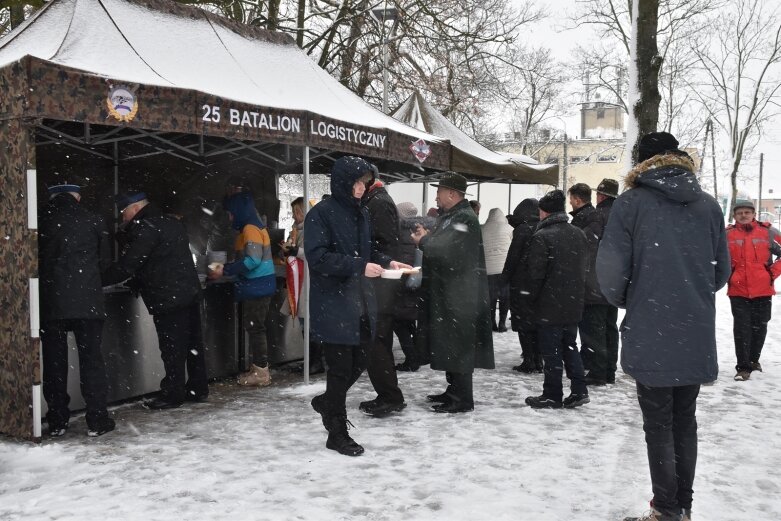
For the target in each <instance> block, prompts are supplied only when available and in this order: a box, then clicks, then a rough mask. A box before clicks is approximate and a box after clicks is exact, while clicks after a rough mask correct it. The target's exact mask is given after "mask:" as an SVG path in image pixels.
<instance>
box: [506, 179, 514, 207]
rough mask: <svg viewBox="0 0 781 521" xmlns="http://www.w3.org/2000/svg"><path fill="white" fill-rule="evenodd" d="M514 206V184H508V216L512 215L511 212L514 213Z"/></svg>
mask: <svg viewBox="0 0 781 521" xmlns="http://www.w3.org/2000/svg"><path fill="white" fill-rule="evenodd" d="M512 205H513V184H512V183H507V215H510V212H512Z"/></svg>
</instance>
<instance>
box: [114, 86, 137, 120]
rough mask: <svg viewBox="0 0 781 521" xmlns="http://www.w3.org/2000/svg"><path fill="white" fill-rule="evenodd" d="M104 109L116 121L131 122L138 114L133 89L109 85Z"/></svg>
mask: <svg viewBox="0 0 781 521" xmlns="http://www.w3.org/2000/svg"><path fill="white" fill-rule="evenodd" d="M106 107H107V108H108V115H109V116H111V117H113V118H114V119H116V120H117V121H133V118H135V117H136V114H137V113H138V100H137V99H136V93H135V91H134V89H132V88H130V87H128V86H127V85H109V91H108V97H106Z"/></svg>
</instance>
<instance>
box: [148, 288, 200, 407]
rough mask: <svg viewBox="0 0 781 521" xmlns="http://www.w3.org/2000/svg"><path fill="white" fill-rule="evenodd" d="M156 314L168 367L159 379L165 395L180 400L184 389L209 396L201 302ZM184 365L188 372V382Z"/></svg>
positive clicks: (165, 362) (162, 354) (163, 395)
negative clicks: (163, 375)
mask: <svg viewBox="0 0 781 521" xmlns="http://www.w3.org/2000/svg"><path fill="white" fill-rule="evenodd" d="M153 318H154V322H155V329H156V330H157V340H158V344H159V346H160V357H161V358H162V359H163V366H164V367H165V377H163V379H162V380H161V381H160V391H161V394H162V398H163V399H164V400H167V401H169V402H173V403H181V402H182V401H184V397H185V393H188V394H190V395H192V396H199V397H201V396H203V397H205V396H208V394H209V385H208V378H207V376H206V357H205V355H204V347H203V332H202V331H201V308H200V303H199V302H197V301H196V302H193V303H192V304H190V305H189V306H187V307H183V308H178V309H175V310H172V311H169V312H167V313H158V314H157V315H154V317H153ZM185 367H186V368H187V375H188V379H187V384H186V385H185Z"/></svg>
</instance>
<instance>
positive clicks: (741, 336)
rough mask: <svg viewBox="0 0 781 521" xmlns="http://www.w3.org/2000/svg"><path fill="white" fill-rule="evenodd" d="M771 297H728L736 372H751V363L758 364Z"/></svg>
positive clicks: (768, 317)
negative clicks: (730, 308)
mask: <svg viewBox="0 0 781 521" xmlns="http://www.w3.org/2000/svg"><path fill="white" fill-rule="evenodd" d="M771 298H772V297H757V298H743V297H730V298H729V301H730V304H731V305H732V319H733V323H732V324H733V325H732V334H733V336H734V337H735V355H736V357H737V359H738V365H736V366H735V369H737V370H738V371H749V372H750V371H751V362H759V356H760V355H761V354H762V346H764V345H765V336H766V335H767V323H768V322H769V321H770V314H771V307H772V301H771Z"/></svg>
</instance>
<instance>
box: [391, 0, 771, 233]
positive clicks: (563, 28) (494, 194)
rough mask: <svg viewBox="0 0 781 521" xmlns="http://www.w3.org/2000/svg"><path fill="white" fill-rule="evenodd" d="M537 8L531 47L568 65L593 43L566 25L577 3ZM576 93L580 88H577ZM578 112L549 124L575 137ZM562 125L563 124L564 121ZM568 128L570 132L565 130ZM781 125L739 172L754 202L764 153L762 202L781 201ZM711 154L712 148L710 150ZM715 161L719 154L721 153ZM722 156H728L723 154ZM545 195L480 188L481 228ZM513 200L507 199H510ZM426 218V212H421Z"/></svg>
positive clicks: (414, 196)
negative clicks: (579, 47) (582, 45)
mask: <svg viewBox="0 0 781 521" xmlns="http://www.w3.org/2000/svg"><path fill="white" fill-rule="evenodd" d="M513 1H514V2H515V3H516V4H518V5H521V4H523V3H524V0H513ZM537 3H538V5H540V6H543V7H545V8H546V9H547V10H548V12H549V13H550V16H549V18H548V19H546V20H543V21H542V22H539V23H537V24H534V25H533V26H529V27H528V28H526V29H527V31H526V32H525V33H524V34H525V37H526V39H527V41H528V42H530V43H533V44H535V45H539V44H544V45H546V46H548V47H550V48H551V49H552V50H553V51H554V53H555V54H556V56H557V57H558V58H559V59H561V60H568V59H569V57H570V55H571V53H572V50H573V49H574V48H575V46H576V44H577V43H578V42H583V41H588V40H589V39H591V38H594V36H593V34H594V29H593V28H592V27H589V26H581V27H577V28H572V22H571V21H570V20H569V19H568V15H571V14H572V12H573V9H575V8H576V7H577V4H575V3H574V2H564V1H562V0H538V2H537ZM574 87H575V88H577V87H578V86H577V85H575V86H574ZM578 108H579V107H578V106H577V105H576V104H575V102H573V106H572V110H571V115H570V116H567V117H564V118H551V119H550V120H549V121H548V123H549V125H550V126H551V127H552V128H557V129H559V130H566V131H567V133H568V134H569V135H570V136H573V137H574V136H577V134H578V131H579V127H580V119H579V115H578ZM562 119H563V121H562ZM565 126H566V128H565ZM716 133H717V136H716V137H717V142H716V145H717V148H719V147H720V148H722V149H726V144H725V143H724V140H725V139H726V136H725V135H724V134H723V133H722V134H721V135H719V131H718V129H717V131H716ZM696 145H697V147H698V148H700V147H701V143H697V144H696ZM779 145H781V120H779V121H776V122H775V123H774V124H771V125H768V127H767V128H766V130H765V135H764V138H763V140H762V142H761V143H760V144H759V145H758V146H757V147H756V149H755V150H754V151H753V152H752V153H751V154H750V155H748V156H747V157H745V158H744V159H743V162H742V166H741V172H742V174H744V175H746V176H752V179H745V180H742V181H740V182H739V189H740V190H742V191H743V192H745V193H746V195H748V196H750V197H754V198H755V197H756V196H757V195H758V192H759V186H758V185H759V175H758V173H759V154H760V153H762V152H764V155H765V157H764V175H763V190H762V192H763V195H762V196H763V198H765V199H767V198H781V175H778V170H779V169H781V146H779ZM709 148H710V145H709ZM717 155H722V154H719V152H718V150H717ZM723 155H724V156H726V155H728V154H726V153H725V154H723ZM710 164H711V163H710V158H707V162H706V168H705V172H704V175H708V176H711V175H712V174H711V172H712V170H711V169H710ZM717 167H718V169H719V172H720V177H719V181H718V182H719V193H720V194H724V193H725V192H724V189H725V188H727V187H728V185H729V179H728V172H726V171H725V169H726V165H724V164H721V165H717ZM471 192H472V194H473V196H472V197H470V199H474V198H477V196H478V192H477V187H473V188H472V190H471ZM391 194H392V195H393V196H394V198H395V199H396V201H397V202H401V201H404V200H406V201H411V202H414V203H415V204H416V205H417V206H421V205H422V193H421V187H420V185H417V186H415V187H414V188H412V187H408V188H403V187H402V186H400V185H398V184H397V185H395V186H394V187H393V188H392V189H391ZM540 195H542V194H541V193H539V190H537V189H536V188H534V187H529V186H523V185H516V186H514V187H513V189H512V193H511V194H508V189H507V185H492V184H490V183H485V184H482V185H481V187H480V193H479V198H480V200H481V202H482V203H483V208H484V209H485V210H486V211H485V212H482V215H481V216H480V217H481V222H483V221H484V220H485V218H486V216H487V213H488V212H487V210H488V209H490V208H493V207H499V208H501V209H502V210H503V211H505V212H506V211H507V210H508V208H509V209H512V208H515V205H517V204H518V203H519V202H520V201H521V200H522V199H523V198H525V197H539V196H540ZM508 196H509V197H508ZM429 206H434V190H433V189H430V190H429ZM422 211H423V212H425V209H423V210H422Z"/></svg>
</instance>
